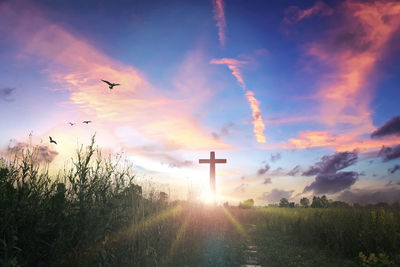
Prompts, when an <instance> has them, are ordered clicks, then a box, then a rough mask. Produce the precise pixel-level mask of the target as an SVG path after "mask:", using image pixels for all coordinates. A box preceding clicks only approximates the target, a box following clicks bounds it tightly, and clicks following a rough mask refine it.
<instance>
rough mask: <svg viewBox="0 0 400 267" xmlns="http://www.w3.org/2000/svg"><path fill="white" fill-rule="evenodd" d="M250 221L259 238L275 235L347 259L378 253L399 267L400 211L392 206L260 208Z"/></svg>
mask: <svg viewBox="0 0 400 267" xmlns="http://www.w3.org/2000/svg"><path fill="white" fill-rule="evenodd" d="M250 220H253V221H257V222H258V224H259V225H260V227H259V229H258V230H259V233H258V234H260V235H268V234H269V233H272V232H274V233H277V232H278V233H279V234H281V235H285V236H290V237H291V239H292V241H293V242H295V243H294V244H298V245H303V246H304V247H320V248H325V249H327V250H329V251H331V252H332V253H333V254H336V255H338V256H341V257H346V258H348V259H355V260H357V259H358V257H359V255H371V254H374V255H379V254H381V256H383V257H387V258H389V259H391V261H390V262H392V264H398V265H400V210H399V209H398V208H395V207H392V208H390V207H386V208H329V209H317V208H316V209H311V208H308V209H307V208H296V209H290V208H262V209H259V210H257V211H256V212H254V214H253V216H252V218H250ZM388 262H389V261H388ZM398 265H397V266H398ZM382 266H386V265H382ZM391 266H394V265H391Z"/></svg>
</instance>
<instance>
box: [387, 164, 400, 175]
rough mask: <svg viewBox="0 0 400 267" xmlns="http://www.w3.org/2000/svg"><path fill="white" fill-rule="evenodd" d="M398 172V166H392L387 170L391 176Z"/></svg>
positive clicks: (399, 168) (399, 166)
mask: <svg viewBox="0 0 400 267" xmlns="http://www.w3.org/2000/svg"><path fill="white" fill-rule="evenodd" d="M398 170H400V165H399V164H396V165H394V166H393V167H392V168H389V169H388V172H389V173H391V174H393V173H395V172H396V171H398Z"/></svg>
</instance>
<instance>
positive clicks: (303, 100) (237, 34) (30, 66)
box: [0, 0, 400, 204]
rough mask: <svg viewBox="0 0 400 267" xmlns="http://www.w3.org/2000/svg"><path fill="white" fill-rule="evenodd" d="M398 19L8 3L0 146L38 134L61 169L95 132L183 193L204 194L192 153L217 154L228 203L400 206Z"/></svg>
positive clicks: (208, 6) (291, 6)
mask: <svg viewBox="0 0 400 267" xmlns="http://www.w3.org/2000/svg"><path fill="white" fill-rule="evenodd" d="M399 13H400V4H399V3H398V2H396V1H361V2H358V1H348V0H346V1H315V2H313V1H274V2H271V1H251V2H249V1H238V0H236V1H234V0H231V1H227V0H226V1H222V0H210V1H168V3H167V4H166V3H165V1H112V2H110V1H96V3H93V2H89V1H28V0H17V1H6V2H3V3H1V4H0V14H1V16H0V25H1V26H0V33H1V35H0V36H1V37H0V38H1V47H0V59H1V60H2V62H4V63H3V64H2V66H0V78H1V80H0V81H1V82H0V94H1V95H0V101H1V102H0V103H1V105H0V112H1V114H2V116H1V117H0V118H1V126H0V127H1V131H0V137H1V143H0V145H1V146H2V148H3V151H4V153H6V151H7V146H8V145H9V142H10V139H13V140H14V141H12V143H11V145H15V144H16V143H18V142H27V140H28V135H29V133H30V132H33V137H32V140H33V143H34V144H41V145H46V146H48V149H49V151H50V150H51V151H53V150H54V151H57V153H58V154H57V156H56V157H55V158H54V162H52V165H53V166H54V167H56V166H61V165H62V164H63V163H64V162H65V161H66V160H68V159H69V158H70V157H71V155H72V154H73V152H74V150H75V148H76V146H77V143H83V144H86V143H88V142H89V140H90V137H91V135H92V134H94V133H96V137H97V141H98V143H99V145H100V146H101V147H103V148H104V149H105V150H106V151H107V152H113V153H117V152H120V151H124V153H125V155H126V156H127V158H128V159H129V160H131V161H132V163H133V164H134V165H135V166H136V167H137V171H138V174H139V175H138V177H139V178H140V179H141V181H142V180H144V179H149V178H150V177H151V180H152V181H153V182H154V183H155V184H157V187H158V188H159V189H160V190H165V191H169V192H170V193H171V195H174V196H175V197H184V196H185V194H187V191H188V189H190V188H192V189H193V188H195V189H196V191H198V197H199V198H200V199H205V198H207V195H208V194H209V192H208V191H209V187H208V182H209V181H208V169H207V168H208V167H207V166H204V165H199V164H198V163H197V160H198V159H199V158H205V157H206V156H207V155H209V151H216V155H217V157H223V158H227V159H228V163H227V164H224V165H222V164H221V165H218V166H217V171H218V173H217V190H218V194H219V200H220V201H225V200H227V201H231V202H238V201H240V200H243V199H247V198H254V199H255V200H256V202H257V203H260V204H265V203H268V202H275V201H278V200H279V197H280V196H282V197H283V196H285V197H289V198H290V199H292V200H294V201H298V199H299V198H301V197H303V196H306V197H311V196H312V195H314V194H327V195H329V197H330V198H334V199H343V200H346V201H350V202H356V201H360V202H365V201H366V199H368V201H370V202H374V201H381V200H384V201H394V200H398V199H397V198H396V197H393V195H395V194H394V193H393V192H397V191H398V190H399V185H398V184H397V183H398V182H399V174H400V171H394V172H393V173H391V171H390V170H389V169H391V168H393V167H394V166H396V165H399V163H400V161H399V158H398V157H397V156H396V155H397V154H396V153H397V152H396V151H397V149H398V147H397V146H398V145H399V144H400V137H399V135H400V133H399V129H398V128H396V127H398V124H396V123H397V120H396V116H399V109H398V104H397V102H398V99H399V96H400V95H399V94H400V93H399V90H398V87H397V85H398V84H399V82H400V81H399V79H400V77H399V76H398V75H397V73H398V72H399V65H398V63H397V62H399V59H400V53H399V52H400V48H399V46H398V43H399V42H398V41H399V38H400V34H399V28H400V16H399ZM101 79H105V80H110V81H112V82H117V83H121V85H120V86H117V87H115V88H114V89H113V90H109V89H108V88H107V85H106V84H104V83H102V82H101V81H100V80H101ZM86 119H88V120H92V121H93V123H92V124H90V125H83V124H82V123H81V121H83V120H86ZM69 121H71V122H78V123H77V125H74V126H72V127H71V126H69V125H68V122H69ZM385 123H388V124H389V126H390V125H394V126H393V127H394V128H396V129H397V132H390V133H387V131H386V130H385V129H386V128H382V126H383V125H384V124H385ZM396 125H397V126H396ZM379 130H381V131H380V132H379V133H380V134H379V135H377V137H374V138H371V133H372V132H374V131H379ZM49 135H51V136H52V137H53V138H54V139H56V140H57V141H58V145H57V146H55V145H53V144H49V143H48V136H49ZM383 146H384V147H386V148H388V147H389V148H392V150H390V151H389V150H382V147H383ZM379 151H381V153H380V154H379ZM346 153H352V154H346ZM385 153H386V154H385ZM388 153H392V154H393V155H394V156H390V159H388V158H389V156H387V155H389V154H388ZM378 154H379V155H378ZM392 154H390V155H392ZM272 155H274V156H275V157H271V156H272ZM277 155H279V156H277ZM385 155H386V157H385ZM324 156H326V157H324ZM353 156H354V157H356V159H355V160H352V159H353V158H352V157H353ZM334 162H336V163H335V164H336V165H335V166H339V167H335V168H333V169H331V168H328V167H327V166H328V165H330V164H333V163H334ZM316 163H317V165H315V164H316ZM296 166H299V167H298V168H297V170H298V171H297V172H295V174H294V175H293V176H292V175H288V172H289V171H290V170H292V169H293V168H295V167H296ZM310 166H319V168H320V171H319V172H317V173H315V174H314V175H310V176H308V175H305V173H306V171H307V170H308V169H309V168H310ZM262 169H264V170H265V172H261V173H262V174H259V173H260V172H259V170H262ZM268 178H270V179H268ZM306 188H311V189H310V190H308V189H306ZM192 189H190V190H192ZM376 192H379V194H378V195H379V199H375V198H376V197H375V198H374V197H373V196H376V195H377V194H374V193H376Z"/></svg>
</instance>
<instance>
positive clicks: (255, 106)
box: [210, 58, 266, 143]
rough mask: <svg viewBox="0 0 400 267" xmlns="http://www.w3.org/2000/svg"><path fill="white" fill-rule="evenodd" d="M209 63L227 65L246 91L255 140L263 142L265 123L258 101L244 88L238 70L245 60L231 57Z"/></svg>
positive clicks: (264, 140)
mask: <svg viewBox="0 0 400 267" xmlns="http://www.w3.org/2000/svg"><path fill="white" fill-rule="evenodd" d="M210 63H211V64H222V65H227V66H228V68H229V69H230V70H231V71H232V75H233V76H234V77H235V78H236V80H237V81H238V83H239V84H240V87H242V89H243V90H244V91H245V92H246V93H245V95H246V98H247V101H248V102H249V105H250V108H251V111H252V116H253V131H254V135H255V136H256V140H257V142H258V143H265V142H266V138H265V135H264V130H265V125H264V122H263V120H262V116H261V110H260V102H259V101H258V100H257V99H256V98H255V97H254V93H253V92H252V91H248V90H247V89H246V84H245V83H244V80H243V77H242V74H241V72H240V67H241V66H243V65H245V64H246V62H245V61H240V60H237V59H233V58H221V59H212V60H211V61H210Z"/></svg>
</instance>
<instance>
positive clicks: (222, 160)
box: [199, 151, 226, 203]
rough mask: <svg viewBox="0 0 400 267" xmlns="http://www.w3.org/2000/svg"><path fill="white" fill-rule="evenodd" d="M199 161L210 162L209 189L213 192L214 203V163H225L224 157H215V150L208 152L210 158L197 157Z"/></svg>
mask: <svg viewBox="0 0 400 267" xmlns="http://www.w3.org/2000/svg"><path fill="white" fill-rule="evenodd" d="M199 163H200V164H201V163H208V164H210V189H211V192H212V193H213V198H214V203H215V202H216V188H215V164H216V163H226V159H216V158H215V152H214V151H211V152H210V159H199Z"/></svg>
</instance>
